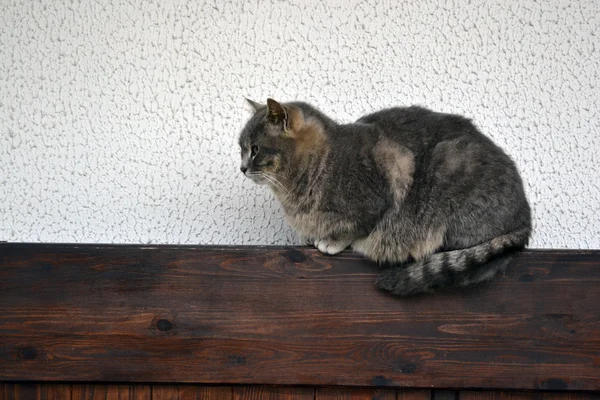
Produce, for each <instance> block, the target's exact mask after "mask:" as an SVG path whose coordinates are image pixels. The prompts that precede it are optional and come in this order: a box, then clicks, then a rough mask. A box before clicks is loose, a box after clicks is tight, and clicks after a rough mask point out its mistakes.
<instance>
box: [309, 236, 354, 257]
mask: <svg viewBox="0 0 600 400" xmlns="http://www.w3.org/2000/svg"><path fill="white" fill-rule="evenodd" d="M350 243H352V241H351V240H326V239H321V240H318V239H317V240H315V241H314V245H315V247H316V248H317V249H319V251H320V252H321V253H325V254H331V255H333V254H337V253H339V252H341V251H342V250H344V249H345V248H346V247H348V246H349V245H350Z"/></svg>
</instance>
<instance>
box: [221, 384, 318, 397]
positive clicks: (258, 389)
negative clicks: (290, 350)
mask: <svg viewBox="0 0 600 400" xmlns="http://www.w3.org/2000/svg"><path fill="white" fill-rule="evenodd" d="M314 397H315V390H314V389H313V388H298V387H273V386H237V387H234V388H233V398H234V400H314Z"/></svg>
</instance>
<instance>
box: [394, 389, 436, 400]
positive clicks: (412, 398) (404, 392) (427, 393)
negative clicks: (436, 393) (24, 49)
mask: <svg viewBox="0 0 600 400" xmlns="http://www.w3.org/2000/svg"><path fill="white" fill-rule="evenodd" d="M396 398H397V399H398V400H431V390H426V389H398V394H397V397H396Z"/></svg>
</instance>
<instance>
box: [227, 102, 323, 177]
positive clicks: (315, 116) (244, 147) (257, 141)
mask: <svg viewBox="0 0 600 400" xmlns="http://www.w3.org/2000/svg"><path fill="white" fill-rule="evenodd" d="M248 102H249V103H250V105H251V106H252V107H253V109H254V115H253V116H252V118H250V120H249V121H248V122H247V123H246V126H245V127H244V128H243V129H242V132H241V134H240V137H239V145H240V150H241V158H242V161H241V165H240V170H241V171H242V173H244V174H245V175H246V176H247V177H248V178H250V179H252V180H253V181H254V182H256V183H267V184H271V186H273V187H274V189H276V186H277V184H278V183H279V184H281V183H283V184H285V180H289V179H291V178H292V177H293V176H294V173H295V172H297V171H298V169H299V168H300V164H301V163H302V160H303V159H306V157H307V156H308V155H310V154H315V153H318V152H320V151H322V150H323V149H324V147H325V146H326V140H325V135H324V129H325V127H326V125H327V123H328V122H329V121H328V120H327V119H326V117H324V116H323V115H322V114H321V113H320V112H319V111H317V110H316V109H314V108H312V107H311V106H309V105H308V104H305V103H298V102H294V103H283V104H282V103H279V102H277V101H275V100H273V99H267V104H259V103H256V102H254V101H251V100H248Z"/></svg>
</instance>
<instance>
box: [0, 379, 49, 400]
mask: <svg viewBox="0 0 600 400" xmlns="http://www.w3.org/2000/svg"><path fill="white" fill-rule="evenodd" d="M2 385H3V388H2V389H1V390H0V399H1V400H39V399H40V398H41V388H42V385H41V384H39V383H4V384H2Z"/></svg>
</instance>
